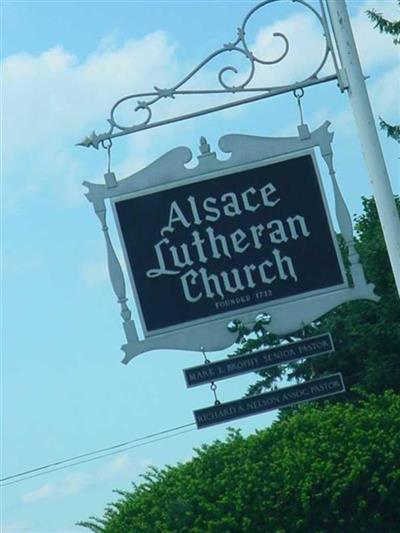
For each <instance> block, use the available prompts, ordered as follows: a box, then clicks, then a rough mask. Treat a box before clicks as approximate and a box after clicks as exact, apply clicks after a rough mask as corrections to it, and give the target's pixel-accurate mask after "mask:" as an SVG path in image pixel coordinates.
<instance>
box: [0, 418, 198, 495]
mask: <svg viewBox="0 0 400 533" xmlns="http://www.w3.org/2000/svg"><path fill="white" fill-rule="evenodd" d="M188 425H194V422H193V423H192V424H188ZM191 431H195V428H193V429H186V430H185V431H179V432H178V433H174V434H173V435H165V436H164V437H160V438H159V439H153V440H150V441H147V442H142V443H141V444H135V445H134V446H129V447H128V448H123V449H122V450H117V451H114V452H110V453H105V454H103V455H98V456H97V457H91V458H90V459H84V460H83V461H77V462H75V463H70V464H67V465H64V466H59V467H57V468H51V469H50V470H46V471H45V472H36V474H33V475H31V476H26V477H23V478H22V479H14V480H13V481H9V482H8V483H3V484H2V485H0V487H7V486H8V485H14V484H15V483H21V482H22V481H27V480H28V479H33V478H35V477H39V476H44V475H45V474H50V473H51V472H56V471H58V470H64V469H65V468H71V467H72V466H78V465H82V464H85V463H90V462H91V461H96V460H97V459H103V458H104V457H110V456H111V455H117V454H118V453H123V452H126V451H128V450H133V449H134V448H140V447H142V446H146V445H148V444H153V443H154V442H160V441H163V440H167V439H172V438H173V437H178V436H179V435H183V434H184V433H190V432H191Z"/></svg>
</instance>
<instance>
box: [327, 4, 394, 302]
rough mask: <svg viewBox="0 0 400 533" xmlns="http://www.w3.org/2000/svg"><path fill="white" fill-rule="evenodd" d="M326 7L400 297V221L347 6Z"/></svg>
mask: <svg viewBox="0 0 400 533" xmlns="http://www.w3.org/2000/svg"><path fill="white" fill-rule="evenodd" d="M327 5H328V11H329V16H330V19H331V23H332V28H333V34H334V37H335V40H336V45H337V49H338V53H339V58H340V61H341V64H342V67H343V68H344V70H345V74H346V77H347V85H348V86H347V88H346V90H347V94H348V96H349V100H350V104H351V107H352V110H353V115H354V120H355V123H356V127H357V131H358V135H359V138H360V143H361V149H362V153H363V156H364V160H365V163H366V166H367V170H368V174H369V178H370V182H371V185H372V189H373V193H374V196H375V200H376V207H377V210H378V214H379V219H380V222H381V225H382V230H383V235H384V238H385V242H386V246H387V250H388V253H389V258H390V262H391V265H392V269H393V273H394V278H395V281H396V285H397V290H398V293H399V295H400V220H399V217H398V214H397V209H396V203H395V201H394V196H393V191H392V188H391V184H390V179H389V175H388V172H387V169H386V164H385V160H384V158H383V153H382V148H381V145H380V142H379V138H378V132H377V130H376V126H375V118H374V115H373V113H372V109H371V104H370V101H369V97H368V92H367V88H366V86H365V81H364V76H363V73H362V69H361V64H360V59H359V57H358V53H357V48H356V44H355V42H354V36H353V32H352V29H351V24H350V20H349V15H348V12H347V7H346V2H345V0H333V1H332V0H328V1H327Z"/></svg>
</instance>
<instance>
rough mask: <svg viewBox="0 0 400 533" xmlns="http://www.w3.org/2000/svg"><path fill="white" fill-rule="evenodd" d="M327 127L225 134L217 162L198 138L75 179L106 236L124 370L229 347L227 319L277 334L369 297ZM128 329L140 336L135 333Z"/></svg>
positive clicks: (372, 296) (230, 336) (371, 296)
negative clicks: (118, 171) (150, 357)
mask: <svg viewBox="0 0 400 533" xmlns="http://www.w3.org/2000/svg"><path fill="white" fill-rule="evenodd" d="M328 126H329V123H328V122H326V123H325V124H323V125H322V126H321V127H320V128H318V129H316V130H314V131H312V132H310V131H309V130H308V128H307V126H306V125H302V126H300V127H299V135H298V137H285V138H270V137H254V136H249V135H226V136H224V137H222V138H221V139H220V141H219V147H220V149H221V150H222V151H223V152H226V153H229V154H230V157H229V158H228V159H224V160H221V159H218V157H217V156H216V154H215V153H214V152H212V151H211V150H210V148H209V145H208V144H207V142H206V141H205V139H204V138H202V139H201V144H200V152H201V153H200V155H199V156H198V164H197V166H192V167H191V168H187V167H186V164H187V163H188V162H189V161H190V160H191V159H192V158H193V154H192V152H191V150H189V149H188V148H185V147H179V148H175V149H173V150H171V151H169V152H167V153H166V154H164V155H163V156H161V157H160V158H159V159H158V160H156V161H154V162H153V163H152V164H150V165H149V166H148V167H146V168H144V169H143V170H141V171H139V172H137V173H135V174H133V175H132V176H129V177H127V178H125V179H122V180H119V181H117V180H116V178H115V175H114V174H113V173H108V174H106V175H105V184H95V183H89V182H85V183H84V185H85V186H86V187H87V188H88V189H89V191H88V193H87V194H86V196H87V198H88V200H89V201H90V202H92V204H93V207H94V211H95V213H96V215H97V216H98V218H99V220H100V222H101V226H102V229H103V234H104V236H105V242H106V249H107V256H108V267H109V273H110V278H111V282H112V287H113V290H114V292H115V294H116V296H117V300H118V302H119V304H120V305H121V316H122V318H123V326H124V330H125V334H126V337H127V343H126V344H125V345H124V346H122V349H123V350H124V352H125V357H124V359H123V362H124V363H127V362H129V361H130V360H131V359H132V358H133V357H135V356H136V355H138V354H140V353H143V352H147V351H150V350H155V349H173V350H196V351H199V350H200V349H202V348H204V350H206V351H207V352H211V351H215V350H219V349H223V348H227V347H228V346H230V345H231V344H232V343H233V342H234V341H235V338H234V336H233V333H232V331H230V330H229V329H228V328H227V325H228V323H229V322H230V320H231V319H240V320H241V321H242V322H244V323H254V320H255V318H256V316H257V315H258V314H259V313H262V312H266V313H268V314H269V315H270V316H271V322H270V324H269V326H268V328H269V331H271V332H272V333H275V334H277V335H286V334H288V333H290V332H293V331H296V330H298V329H300V328H301V327H303V325H304V324H308V323H310V322H311V321H313V320H315V319H317V318H319V317H320V316H321V315H323V314H325V313H326V312H328V311H329V310H331V309H333V308H334V307H336V306H338V305H340V304H342V303H344V302H346V301H349V300H354V299H358V298H366V299H370V300H377V299H378V298H377V296H376V295H375V294H374V292H373V286H372V285H370V284H367V283H366V281H365V278H364V273H363V270H362V267H361V264H360V263H359V259H358V255H357V253H356V251H355V249H354V241H353V230H352V222H351V217H350V215H349V213H348V210H347V208H346V205H345V204H344V201H343V198H342V196H341V194H340V191H339V188H338V184H337V181H336V176H335V171H334V167H333V153H332V149H331V141H332V137H333V134H332V133H330V132H329V131H328ZM314 148H318V149H319V151H320V154H321V156H322V158H323V160H324V162H325V163H326V165H327V168H328V170H329V177H330V180H331V186H332V188H333V193H334V201H335V212H336V215H337V223H338V226H339V229H340V232H341V234H342V236H343V239H344V242H345V244H346V247H347V249H348V252H349V262H350V275H351V281H352V285H353V286H349V284H348V279H347V276H346V273H345V270H344V267H343V262H342V259H341V255H340V252H339V249H338V245H337V240H336V236H335V232H334V230H333V226H332V222H331V219H330V214H329V210H328V206H327V202H326V199H325V193H324V187H323V184H322V180H321V177H320V174H319V171H318V167H317V162H316V154H315V152H314V150H313V149H314ZM106 200H110V201H111V205H112V208H113V212H114V215H115V220H116V225H117V229H118V232H119V236H120V240H121V243H122V249H123V253H124V256H125V263H126V267H127V268H126V269H127V272H128V276H129V278H130V282H131V287H132V292H133V295H134V301H135V303H136V307H137V310H138V318H139V322H140V329H141V331H142V332H143V338H141V339H140V338H139V334H138V325H137V324H135V322H134V321H133V320H132V317H131V311H130V309H129V306H128V303H127V302H128V299H127V294H126V281H125V275H124V272H123V270H122V267H121V264H120V259H119V258H118V256H117V254H116V253H115V249H114V244H113V242H112V238H111V235H110V233H109V229H108V225H107V220H106V217H107V207H106ZM140 329H139V331H140Z"/></svg>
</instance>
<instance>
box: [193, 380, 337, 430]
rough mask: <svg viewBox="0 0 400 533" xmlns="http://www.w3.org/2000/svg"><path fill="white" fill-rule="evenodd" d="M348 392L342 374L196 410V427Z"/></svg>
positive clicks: (199, 427)
mask: <svg viewBox="0 0 400 533" xmlns="http://www.w3.org/2000/svg"><path fill="white" fill-rule="evenodd" d="M344 391H345V387H344V383H343V378H342V375H341V374H340V373H338V374H332V375H331V376H326V377H323V378H318V379H314V380H312V381H307V382H305V383H301V384H300V385H293V386H291V387H285V388H283V389H279V390H276V391H273V392H266V393H263V394H257V395H255V396H249V397H248V398H242V399H240V400H235V401H233V402H227V403H221V404H219V405H213V406H212V407H206V408H204V409H198V410H196V411H193V414H194V417H195V420H196V424H197V428H198V429H201V428H204V427H208V426H213V425H215V424H221V423H223V422H229V421H230V420H236V419H238V418H243V417H246V416H251V415H257V414H259V413H265V412H267V411H273V410H274V409H281V408H282V407H288V406H289V405H294V404H297V403H301V402H307V401H310V400H317V399H319V398H325V397H327V396H332V395H333V394H339V393H341V392H344Z"/></svg>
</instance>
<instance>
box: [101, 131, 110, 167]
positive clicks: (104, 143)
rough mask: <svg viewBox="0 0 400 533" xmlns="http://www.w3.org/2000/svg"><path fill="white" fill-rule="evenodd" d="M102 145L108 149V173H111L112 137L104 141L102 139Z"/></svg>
mask: <svg viewBox="0 0 400 533" xmlns="http://www.w3.org/2000/svg"><path fill="white" fill-rule="evenodd" d="M101 145H102V147H103V148H104V149H105V150H107V173H108V174H109V173H110V172H111V147H112V140H111V139H105V140H104V141H101Z"/></svg>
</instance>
